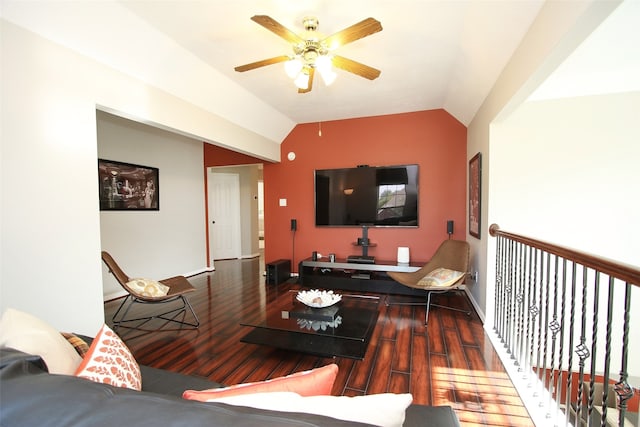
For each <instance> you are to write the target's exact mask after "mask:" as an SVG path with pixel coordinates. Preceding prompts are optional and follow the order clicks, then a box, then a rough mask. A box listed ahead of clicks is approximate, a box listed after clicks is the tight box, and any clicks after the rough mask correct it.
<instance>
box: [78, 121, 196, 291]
mask: <svg viewBox="0 0 640 427" xmlns="http://www.w3.org/2000/svg"><path fill="white" fill-rule="evenodd" d="M96 123H97V142H98V147H97V148H98V157H100V158H103V159H107V160H116V161H121V162H126V163H134V164H139V165H143V166H153V167H157V168H158V169H159V185H158V192H159V202H160V209H159V210H158V211H101V212H100V246H101V248H102V250H106V251H108V252H110V253H111V255H112V256H113V257H114V258H115V260H116V261H117V262H118V264H120V267H122V269H123V270H124V271H125V272H126V273H127V274H129V275H131V276H133V277H147V278H150V279H162V278H165V277H171V276H175V275H179V274H184V275H189V274H194V273H198V272H201V271H204V269H205V268H206V265H207V263H206V231H205V205H204V203H203V194H204V180H203V176H202V164H203V153H202V151H203V150H202V145H203V143H202V142H201V141H196V140H193V139H190V138H187V137H184V136H181V135H177V134H175V133H172V132H168V131H165V130H162V129H158V128H154V127H152V126H149V125H146V124H142V123H138V122H134V121H131V120H127V119H124V118H121V117H118V116H115V115H112V114H108V113H105V112H102V111H97V113H96ZM95 167H96V184H95V191H96V193H97V191H98V181H97V167H98V163H97V159H96V164H95ZM68 190H69V191H73V188H69V189H68ZM78 197H82V195H80V194H79V195H78ZM69 226H70V227H71V226H72V224H69ZM102 283H103V297H104V299H105V300H108V299H112V298H115V297H118V296H121V295H123V294H124V290H123V289H122V288H121V287H120V285H119V284H118V283H117V282H116V281H115V279H114V278H113V277H112V276H111V275H110V274H109V272H108V270H107V269H106V268H105V267H104V266H103V270H102Z"/></svg>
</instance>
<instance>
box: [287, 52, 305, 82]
mask: <svg viewBox="0 0 640 427" xmlns="http://www.w3.org/2000/svg"><path fill="white" fill-rule="evenodd" d="M301 70H302V61H300V58H297V57H296V58H291V59H290V60H289V61H287V62H285V63H284V71H285V73H287V76H289V77H290V78H292V79H295V78H296V77H297V76H298V74H300V71H301Z"/></svg>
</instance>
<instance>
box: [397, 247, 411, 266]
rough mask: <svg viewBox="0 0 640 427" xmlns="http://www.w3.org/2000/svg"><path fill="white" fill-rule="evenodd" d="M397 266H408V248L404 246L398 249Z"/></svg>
mask: <svg viewBox="0 0 640 427" xmlns="http://www.w3.org/2000/svg"><path fill="white" fill-rule="evenodd" d="M398 264H409V248H408V247H406V246H399V247H398Z"/></svg>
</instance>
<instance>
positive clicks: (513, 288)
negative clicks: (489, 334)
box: [489, 224, 640, 426]
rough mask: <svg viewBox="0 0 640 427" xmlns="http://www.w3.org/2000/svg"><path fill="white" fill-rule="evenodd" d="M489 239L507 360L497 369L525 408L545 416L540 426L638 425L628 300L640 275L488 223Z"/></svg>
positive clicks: (638, 318) (638, 335)
mask: <svg viewBox="0 0 640 427" xmlns="http://www.w3.org/2000/svg"><path fill="white" fill-rule="evenodd" d="M489 232H490V234H491V236H493V237H495V238H496V265H495V268H496V283H495V306H494V313H493V314H494V325H493V330H494V332H495V334H496V336H497V338H498V339H499V340H500V342H501V343H502V344H503V345H504V349H505V350H506V353H507V354H508V355H509V358H510V360H509V361H506V362H505V364H507V363H512V364H514V366H515V367H516V371H517V372H518V375H520V376H521V379H522V380H524V381H527V382H528V388H525V390H526V394H527V395H526V396H521V397H522V399H523V400H524V401H525V404H527V407H528V408H531V406H534V407H537V409H534V410H539V411H540V410H543V411H546V413H545V420H546V421H545V425H555V426H557V425H574V426H578V425H580V426H592V425H593V426H595V425H601V426H607V425H618V426H624V425H625V422H629V425H631V423H632V422H633V423H635V424H634V425H636V426H638V423H637V420H638V400H639V399H638V396H637V393H638V391H637V389H636V390H634V388H633V386H635V387H638V386H640V384H638V382H639V381H640V380H639V378H640V308H639V307H636V310H635V312H632V310H631V307H632V305H631V299H632V298H631V297H632V294H634V293H635V294H636V296H637V294H638V292H639V288H640V269H638V268H636V267H633V266H629V265H625V264H622V263H618V262H615V261H611V260H608V259H604V258H601V257H597V256H594V255H590V254H587V253H584V252H580V251H576V250H573V249H570V248H566V247H562V246H558V245H555V244H551V243H547V242H543V241H540V240H536V239H533V238H530V237H526V236H522V235H518V234H515V233H511V232H507V231H503V230H500V228H499V227H498V225H496V224H493V225H492V226H491V227H490V229H489ZM636 305H637V303H636ZM632 325H634V326H635V330H634V334H631V326H632ZM630 337H632V338H633V339H632V340H631V341H630ZM630 355H633V361H634V363H633V364H632V365H631V366H630V364H629V362H630V359H629V357H630ZM630 368H631V373H630ZM630 380H632V381H630ZM514 382H515V381H514ZM630 382H631V384H633V386H632V385H631V384H630ZM605 385H606V386H605ZM520 393H521V395H522V392H520ZM532 403H533V405H532ZM531 411H532V410H531V409H529V412H530V413H531ZM557 414H560V415H559V416H558V415H557ZM532 418H533V417H532ZM559 418H563V419H559ZM630 420H631V421H630Z"/></svg>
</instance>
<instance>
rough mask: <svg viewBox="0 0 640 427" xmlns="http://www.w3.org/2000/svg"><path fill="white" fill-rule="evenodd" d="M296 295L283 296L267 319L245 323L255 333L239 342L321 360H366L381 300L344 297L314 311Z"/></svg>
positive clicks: (367, 297) (250, 333)
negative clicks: (343, 358)
mask: <svg viewBox="0 0 640 427" xmlns="http://www.w3.org/2000/svg"><path fill="white" fill-rule="evenodd" d="M296 294H297V291H290V292H289V293H288V294H287V295H284V296H283V298H284V300H283V302H282V303H281V305H280V306H279V307H273V310H272V311H268V312H267V316H266V319H264V320H261V321H247V322H242V323H241V325H243V326H250V327H253V330H252V331H251V332H249V333H248V334H246V335H245V336H244V337H243V338H242V339H241V340H240V341H242V342H246V343H250V344H261V345H268V346H271V347H276V348H281V349H285V350H290V351H297V352H301V353H308V354H313V355H317V356H322V357H334V356H335V357H346V358H351V359H358V360H362V359H363V358H364V356H365V354H366V351H367V346H368V344H369V340H370V338H371V334H372V333H373V330H374V328H375V325H376V321H377V320H378V307H379V303H380V298H378V297H374V296H365V295H343V296H342V301H340V302H338V303H337V304H335V305H334V306H331V307H328V308H325V309H314V308H310V307H307V306H305V305H304V304H302V303H300V302H298V301H296V300H295V296H296ZM274 304H277V302H274ZM276 308H277V310H276Z"/></svg>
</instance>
